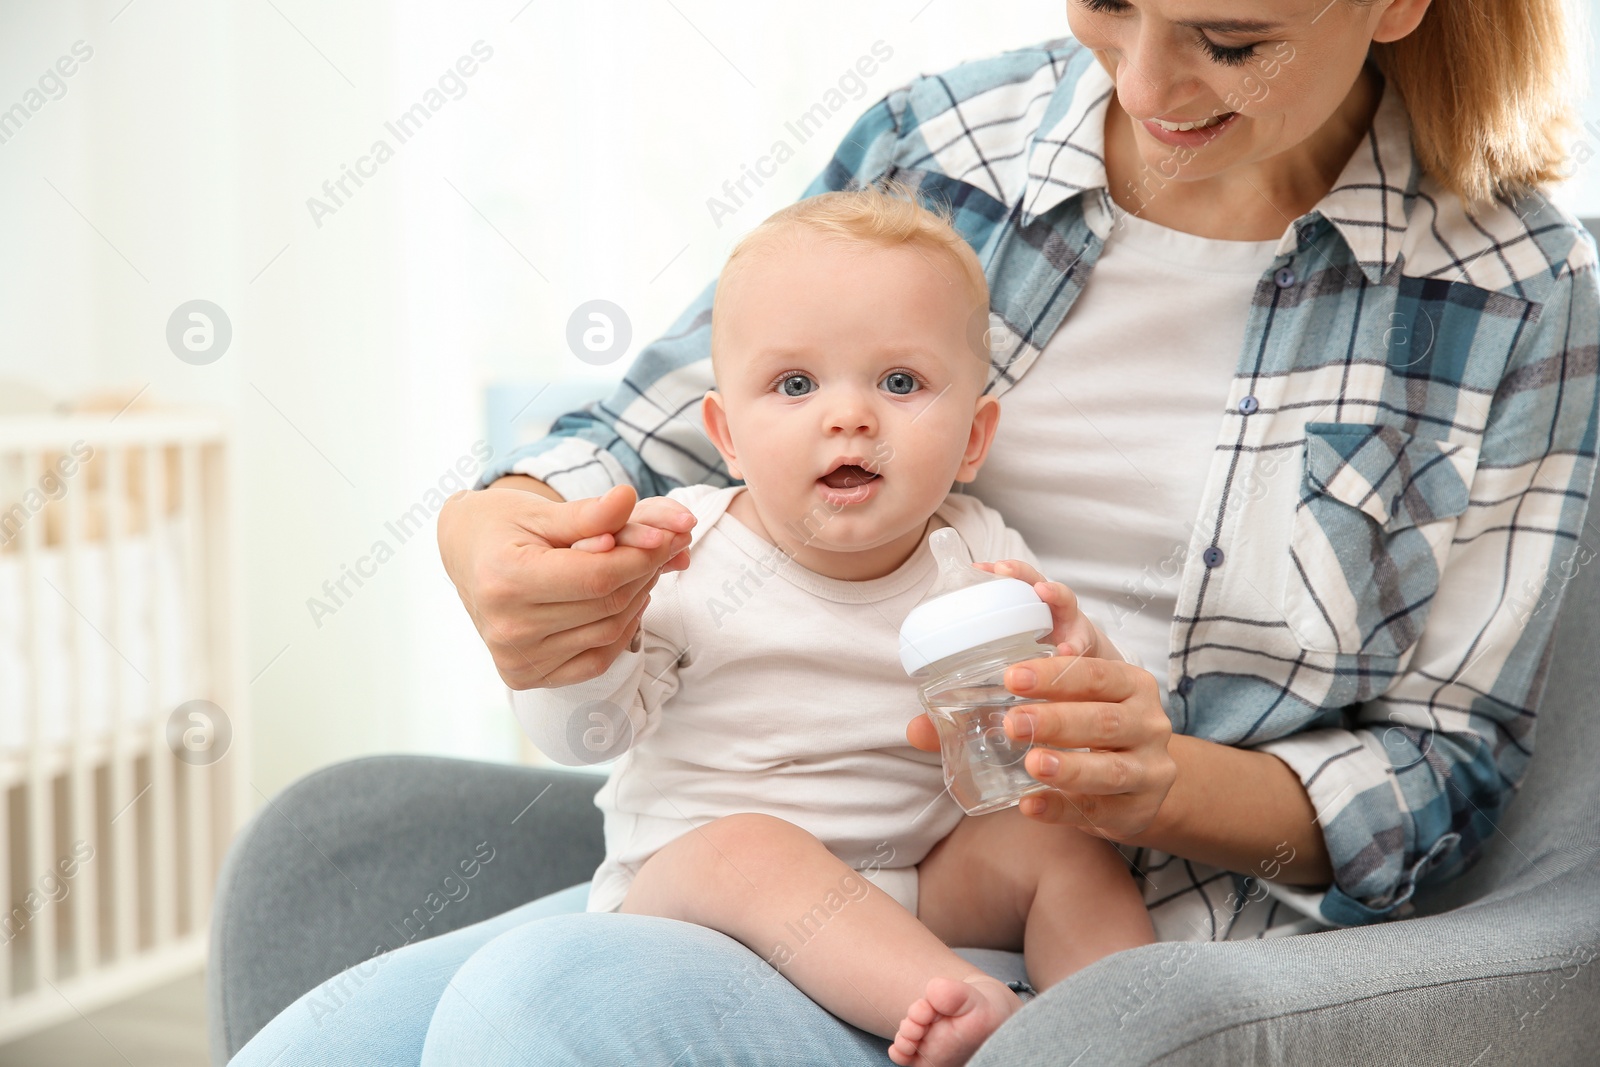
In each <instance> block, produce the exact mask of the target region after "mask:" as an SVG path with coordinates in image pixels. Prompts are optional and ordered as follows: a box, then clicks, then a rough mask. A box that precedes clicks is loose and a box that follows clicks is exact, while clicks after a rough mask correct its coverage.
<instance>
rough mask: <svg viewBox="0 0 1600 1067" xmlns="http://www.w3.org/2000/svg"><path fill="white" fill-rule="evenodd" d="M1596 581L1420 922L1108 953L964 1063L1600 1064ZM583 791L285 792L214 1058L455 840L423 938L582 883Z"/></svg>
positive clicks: (242, 932) (242, 858) (422, 888)
mask: <svg viewBox="0 0 1600 1067" xmlns="http://www.w3.org/2000/svg"><path fill="white" fill-rule="evenodd" d="M1596 572H1600V565H1591V566H1587V567H1584V568H1583V569H1582V570H1581V571H1580V572H1579V573H1578V575H1577V577H1576V578H1575V579H1573V585H1572V587H1571V588H1569V589H1568V590H1567V593H1566V599H1565V601H1564V603H1563V606H1562V611H1561V619H1560V622H1559V625H1558V626H1557V629H1556V636H1555V646H1554V652H1553V659H1552V662H1551V666H1550V680H1549V687H1548V690H1547V691H1546V694H1545V697H1544V702H1543V705H1542V706H1543V711H1544V714H1543V715H1542V716H1541V718H1542V720H1543V721H1542V722H1541V723H1540V725H1539V728H1538V731H1537V738H1538V740H1537V748H1536V751H1537V756H1536V758H1535V759H1534V760H1533V764H1532V769H1531V771H1530V773H1529V775H1528V778H1527V779H1526V781H1525V783H1524V785H1523V787H1522V790H1521V795H1520V796H1519V797H1518V798H1517V799H1516V800H1515V801H1514V802H1513V803H1512V805H1511V808H1510V811H1509V814H1508V816H1507V818H1506V819H1505V820H1504V822H1503V823H1502V825H1501V827H1500V829H1501V832H1500V833H1499V834H1497V835H1496V836H1495V838H1494V840H1493V841H1492V842H1491V843H1490V844H1489V846H1488V848H1487V850H1486V853H1485V855H1484V856H1483V858H1482V859H1481V861H1480V862H1479V863H1478V864H1477V865H1476V866H1475V867H1473V868H1472V869H1471V870H1469V871H1468V872H1467V873H1466V874H1465V875H1463V876H1462V877H1461V878H1459V879H1457V880H1456V881H1454V882H1452V883H1450V884H1448V885H1445V886H1442V887H1438V888H1436V889H1434V890H1433V891H1431V892H1427V893H1423V894H1419V912H1421V913H1422V914H1421V915H1419V916H1418V917H1414V918H1410V919H1405V920H1400V921H1395V922H1389V923H1383V924H1379V925H1376V926H1369V927H1362V928H1355V929H1347V930H1337V931H1330V932H1327V933H1319V934H1303V935H1299V936H1295V937H1285V938H1276V939H1271V940H1263V941H1244V942H1227V943H1222V944H1209V943H1208V944H1198V945H1192V944H1183V945H1178V944H1174V943H1170V942H1169V943H1165V944H1155V945H1148V946H1145V947H1143V948H1139V949H1134V950H1132V951H1128V952H1121V953H1118V954H1116V955H1114V956H1111V957H1108V958H1107V959H1104V960H1101V961H1100V962H1098V963H1096V964H1094V965H1093V966H1091V967H1088V968H1086V969H1084V970H1083V971H1080V972H1079V973H1077V974H1075V975H1073V976H1072V977H1071V978H1069V979H1067V980H1066V981H1064V982H1062V983H1060V984H1059V985H1056V986H1055V987H1053V988H1051V989H1049V990H1047V991H1046V992H1045V993H1044V994H1043V995H1041V996H1040V997H1038V998H1036V999H1035V1000H1033V1001H1031V1002H1030V1003H1029V1004H1028V1005H1027V1006H1026V1007H1025V1008H1024V1009H1023V1010H1022V1011H1021V1012H1019V1013H1018V1014H1017V1015H1016V1016H1014V1017H1013V1018H1012V1019H1011V1020H1010V1021H1009V1022H1007V1023H1006V1025H1005V1026H1003V1027H1001V1029H1000V1030H999V1031H998V1032H996V1033H995V1035H994V1036H993V1037H992V1038H990V1040H989V1041H988V1042H987V1043H986V1044H985V1045H984V1047H983V1048H982V1049H981V1050H980V1052H979V1054H978V1055H977V1056H976V1057H975V1058H974V1059H973V1060H972V1063H973V1064H974V1065H975V1067H999V1065H1002V1064H1004V1065H1017V1064H1045V1063H1050V1064H1066V1063H1072V1064H1076V1065H1078V1067H1091V1065H1096V1064H1165V1065H1177V1064H1213V1063H1216V1064H1229V1065H1239V1064H1263V1065H1264V1064H1312V1063H1316V1064H1409V1065H1421V1064H1440V1065H1450V1067H1468V1065H1473V1067H1491V1065H1498V1064H1521V1063H1531V1064H1593V1063H1600V1034H1597V1033H1596V1031H1595V1028H1594V1026H1593V1021H1594V1020H1595V1019H1596V1018H1600V977H1597V972H1600V967H1597V966H1595V965H1594V963H1593V961H1594V960H1595V957H1596V955H1597V953H1600V765H1597V761H1596V756H1597V754H1600V695H1597V694H1600V578H1597V575H1596ZM598 786H599V779H598V778H596V777H595V776H592V775H588V774H584V773H581V772H578V771H568V770H543V769H533V768H526V767H512V766H501V765H493V764H482V763H473V762H468V761H462V760H448V759H433V758H425V757H413V756H382V757H375V758H371V759H362V760H355V761H353V762H350V763H342V764H338V765H335V766H333V767H329V768H327V769H326V770H322V771H318V772H316V773H314V774H312V775H309V776H308V777H306V778H304V779H302V780H301V781H299V782H297V783H295V784H294V785H292V786H290V787H289V788H288V789H286V790H284V791H283V792H282V793H281V794H279V795H278V796H277V797H276V798H275V799H274V800H273V801H272V802H271V803H270V804H269V805H268V806H266V807H265V808H263V809H262V811H260V812H259V813H258V814H257V815H256V817H255V818H254V820H253V821H252V822H251V823H250V825H249V826H248V827H247V828H246V829H245V830H244V831H243V832H241V833H240V835H239V837H238V839H237V840H236V841H235V842H234V845H233V848H232V850H231V851H230V852H229V855H228V858H227V861H226V863H225V865H224V868H223V872H222V877H221V879H220V883H219V887H218V890H217V899H216V907H215V913H214V916H215V917H214V921H213V926H212V937H211V959H210V968H209V971H208V982H209V991H208V992H209V1000H210V1020H211V1045H212V1055H213V1058H214V1060H215V1061H216V1062H217V1063H222V1062H224V1061H225V1060H226V1059H227V1058H228V1057H230V1056H231V1055H232V1054H233V1053H234V1052H236V1051H237V1050H238V1049H239V1047H240V1046H242V1045H243V1044H244V1043H245V1042H246V1041H247V1040H249V1038H250V1037H251V1035H253V1034H254V1033H255V1032H256V1031H257V1030H258V1029H260V1028H261V1026H262V1025H264V1024H265V1023H266V1022H267V1021H268V1020H269V1019H271V1018H272V1017H273V1016H274V1015H275V1014H277V1012H278V1011H279V1010H280V1009H282V1008H283V1007H285V1006H286V1005H288V1004H289V1003H291V1002H292V1001H293V1000H294V999H295V998H296V997H298V996H299V995H300V994H302V993H304V992H306V991H307V990H309V989H312V988H314V987H315V986H317V985H318V984H320V983H321V982H323V981H325V980H326V979H328V978H329V977H331V976H332V975H334V974H336V973H338V972H339V971H341V970H343V969H344V968H346V967H348V966H350V965H352V964H356V963H359V962H361V961H362V960H364V959H365V958H366V957H367V956H368V955H370V953H371V951H372V947H373V945H374V944H375V943H376V941H377V940H378V939H381V938H383V937H384V936H385V934H384V930H385V929H386V926H385V925H384V923H385V922H386V921H387V920H392V921H394V922H400V921H403V920H404V919H405V918H406V917H407V916H411V915H413V914H414V909H416V907H417V903H418V902H419V901H421V900H423V899H424V898H426V897H427V896H428V894H429V893H430V892H433V891H436V890H437V889H438V888H439V884H440V879H441V878H443V876H444V875H446V874H448V873H450V872H451V871H452V869H453V867H454V865H455V863H456V862H457V861H458V860H459V859H460V858H461V854H462V842H477V841H490V842H494V843H499V842H505V843H506V847H504V848H499V849H498V855H497V857H496V859H495V861H494V862H495V864H496V868H495V870H496V877H494V878H484V879H481V884H480V885H478V886H477V887H476V888H475V889H474V891H473V892H472V893H470V894H469V895H468V896H467V897H466V898H465V899H463V900H461V901H459V902H452V903H450V904H449V905H448V906H446V907H444V908H443V909H441V910H440V911H439V913H438V914H437V915H434V916H432V917H431V919H430V921H429V923H428V924H427V926H426V928H425V929H424V930H423V933H422V936H434V935H437V934H440V933H444V932H445V931H447V930H453V929H456V928H457V927H460V926H465V925H467V924H469V923H473V922H477V921H478V920H480V919H484V918H488V917H489V916H491V915H495V914H498V913H499V912H501V911H505V910H507V909H509V908H512V907H514V906H516V905H518V904H521V903H523V902H525V901H528V900H531V899H533V898H535V897H538V896H541V895H543V894H545V893H548V892H553V891H554V890H557V889H561V888H564V887H566V886H569V885H574V884H576V883H579V882H582V881H585V880H587V879H588V878H589V876H590V875H591V874H592V873H593V872H594V869H595V867H596V866H597V865H598V864H599V862H600V860H601V857H602V854H603V847H602V841H601V816H600V813H599V811H598V810H597V809H595V807H594V806H593V797H594V793H595V790H596V789H597V788H598ZM530 803H532V807H528V805H529V804H530ZM324 859H326V860H327V861H329V862H323V860H324ZM1130 1005H1131V1006H1132V1007H1131V1008H1130ZM1074 1056H1077V1057H1078V1058H1077V1059H1073V1058H1072V1057H1074ZM885 1062H887V1061H885Z"/></svg>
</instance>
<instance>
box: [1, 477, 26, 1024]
mask: <svg viewBox="0 0 1600 1067" xmlns="http://www.w3.org/2000/svg"><path fill="white" fill-rule="evenodd" d="M21 463H22V457H21V456H20V455H18V454H16V453H15V452H12V453H10V454H9V455H8V454H7V453H5V452H4V451H0V485H6V486H12V485H14V486H17V487H18V488H19V489H20V487H21V486H22V483H23V468H22V467H21ZM8 468H10V469H9V470H8ZM12 471H14V472H15V474H16V476H15V477H10V474H11V473H12ZM19 532H20V531H19ZM8 536H9V535H8ZM0 559H3V557H0ZM23 595H24V596H26V593H24V594H23ZM11 710H13V709H8V708H6V707H4V706H3V705H0V715H5V714H6V713H7V712H8V711H11ZM14 710H15V712H16V713H17V714H18V716H19V717H20V715H21V713H22V709H21V708H16V709H14ZM10 785H11V782H10V780H9V778H6V779H0V828H3V830H4V832H3V833H0V905H4V908H3V910H0V1004H5V1003H6V1002H7V1001H8V1000H10V999H11V968H12V966H13V963H12V960H13V959H14V956H15V953H14V951H13V948H12V941H13V940H14V939H15V936H16V933H15V931H13V930H12V929H11V928H10V927H9V926H7V925H6V923H7V921H8V920H9V919H10V917H11V908H12V900H11V854H12V851H13V849H15V847H16V842H14V841H12V840H11V789H10Z"/></svg>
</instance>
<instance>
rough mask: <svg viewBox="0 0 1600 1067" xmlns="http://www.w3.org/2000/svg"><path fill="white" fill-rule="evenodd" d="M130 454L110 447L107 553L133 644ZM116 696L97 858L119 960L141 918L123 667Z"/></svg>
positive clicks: (115, 629)
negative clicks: (126, 563)
mask: <svg viewBox="0 0 1600 1067" xmlns="http://www.w3.org/2000/svg"><path fill="white" fill-rule="evenodd" d="M128 456H129V453H128V451H127V450H126V449H124V448H122V447H121V446H117V445H113V446H110V447H108V448H107V449H106V464H107V466H106V481H105V487H106V552H107V553H108V554H109V556H110V559H111V601H110V602H111V640H112V641H113V642H114V643H115V644H116V645H117V647H119V648H125V647H127V644H126V642H127V639H128V634H126V633H125V632H124V629H123V625H122V616H123V605H122V598H123V597H124V596H125V595H126V594H125V592H124V590H125V588H126V587H125V586H124V584H123V583H124V582H125V581H126V579H127V576H126V575H125V574H123V573H122V553H123V552H124V551H125V541H126V538H127V534H128V510H127V505H126V501H127V495H126V494H127V491H128V486H127V474H128ZM111 677H112V683H113V689H114V692H113V693H112V695H111V713H112V720H111V724H112V728H111V773H110V774H109V775H108V780H109V784H110V788H111V803H110V805H109V807H110V809H111V815H110V817H111V820H112V822H111V830H110V845H111V855H110V856H106V855H104V854H103V853H102V854H99V855H97V856H96V859H97V860H98V861H99V862H101V863H109V864H111V870H112V873H111V885H112V886H113V891H112V893H111V930H112V936H113V942H112V943H113V945H114V952H113V955H114V958H115V959H116V960H117V961H119V962H120V961H123V960H127V959H128V958H129V957H131V956H132V955H133V954H134V951H135V949H136V947H137V944H138V941H137V933H138V931H137V928H136V927H137V923H138V916H139V896H140V893H139V878H138V873H139V869H138V866H137V864H136V862H135V855H134V849H135V847H136V842H137V835H136V833H135V831H136V830H137V828H138V820H137V818H136V817H135V816H134V815H132V814H131V812H129V811H128V810H127V808H128V806H129V805H131V804H132V803H133V800H134V788H135V787H134V774H133V761H134V752H133V749H132V748H131V747H130V745H129V737H130V734H131V726H130V721H131V720H132V718H133V709H132V708H130V707H129V706H128V699H127V690H126V688H125V687H124V685H123V684H122V681H123V679H122V673H121V671H113V673H112V676H111Z"/></svg>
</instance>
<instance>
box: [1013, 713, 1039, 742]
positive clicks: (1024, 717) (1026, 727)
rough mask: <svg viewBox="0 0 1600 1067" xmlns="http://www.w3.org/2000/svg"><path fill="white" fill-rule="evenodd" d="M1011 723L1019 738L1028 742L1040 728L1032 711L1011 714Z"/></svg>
mask: <svg viewBox="0 0 1600 1067" xmlns="http://www.w3.org/2000/svg"><path fill="white" fill-rule="evenodd" d="M1011 722H1012V724H1013V727H1014V728H1015V729H1016V731H1017V736H1018V737H1019V738H1022V739H1023V740H1027V739H1028V738H1031V737H1032V736H1033V731H1034V730H1036V729H1038V728H1039V720H1038V719H1036V718H1035V717H1034V714H1033V712H1031V711H1014V712H1012V713H1011Z"/></svg>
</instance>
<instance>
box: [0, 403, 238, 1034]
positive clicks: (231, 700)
mask: <svg viewBox="0 0 1600 1067" xmlns="http://www.w3.org/2000/svg"><path fill="white" fill-rule="evenodd" d="M231 498H232V494H231V493H230V478H229V449H228V441H227V436H226V432H225V430H224V427H223V425H222V423H221V422H220V421H219V420H216V419H213V418H210V417H207V416H200V415H188V414H160V415H157V414H136V413H133V412H129V413H125V414H121V415H118V416H116V417H115V418H114V419H113V418H112V416H111V414H110V413H106V414H104V415H96V416H88V415H83V416H73V417H44V416H37V417H36V416H26V417H14V418H0V903H3V904H4V905H5V911H4V913H3V914H0V1042H4V1041H6V1040H9V1039H11V1038H15V1037H17V1036H19V1035H20V1034H23V1033H26V1032H29V1031H32V1030H35V1029H38V1028H40V1027H43V1026H48V1025H50V1024H52V1023H55V1022H59V1021H61V1020H64V1019H70V1018H75V1017H76V1016H77V1014H78V1013H79V1012H88V1011H91V1010H93V1009H94V1008H96V1007H99V1006H102V1005H104V1004H106V1003H108V1002H110V1001H112V1000H115V999H119V998H121V997H124V996H126V995H128V994H130V993H133V992H136V991H138V990H139V989H141V988H144V987H147V986H150V985H153V984H156V983H159V982H162V981H166V980H169V979H170V978H172V977H174V976H177V975H179V974H182V973H185V972H191V971H193V970H194V969H195V968H197V967H198V966H200V965H201V964H202V963H203V961H204V958H205V939H206V932H207V926H208V922H209V913H210V902H211V893H212V886H213V881H214V878H215V874H216V870H217V865H218V862H219V860H220V858H221V856H222V853H223V849H224V848H225V846H226V844H227V841H228V839H229V837H230V836H231V835H232V832H233V830H234V828H235V826H236V825H237V823H238V820H239V818H240V816H241V815H242V814H243V813H244V812H246V811H247V810H248V798H247V797H246V796H245V792H246V791H247V790H248V785H247V782H248V771H247V769H246V768H247V767H248V756H249V753H248V744H247V742H248V737H249V730H248V715H247V711H246V705H245V687H246V682H245V679H243V678H242V677H241V676H240V667H239V665H240V662H241V659H240V655H239V652H240V647H239V645H240V639H241V632H240V631H241V627H240V625H239V613H238V606H237V605H238V598H237V596H236V588H237V580H236V575H235V567H236V558H235V556H236V553H235V552H234V550H233V544H234V541H233V536H234V529H235V526H236V524H235V522H234V521H233V516H232V513H231V510H230V505H229V503H228V501H229V500H230V499H231ZM193 701H207V702H210V703H209V705H205V704H200V705H196V704H192V703H190V702H193ZM212 707H215V708H219V709H221V710H220V714H219V713H217V712H214V711H212V710H211V708H212ZM179 709H183V710H182V713H181V714H179V715H176V716H175V714H174V713H175V712H177V711H178V710H179ZM192 713H194V714H192ZM197 716H198V717H197ZM224 735H231V736H228V737H227V744H226V748H225V749H224V748H223V747H222V744H221V740H222V738H223V736H224ZM219 752H220V753H221V755H220V756H218V753H219ZM180 757H181V758H180Z"/></svg>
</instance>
